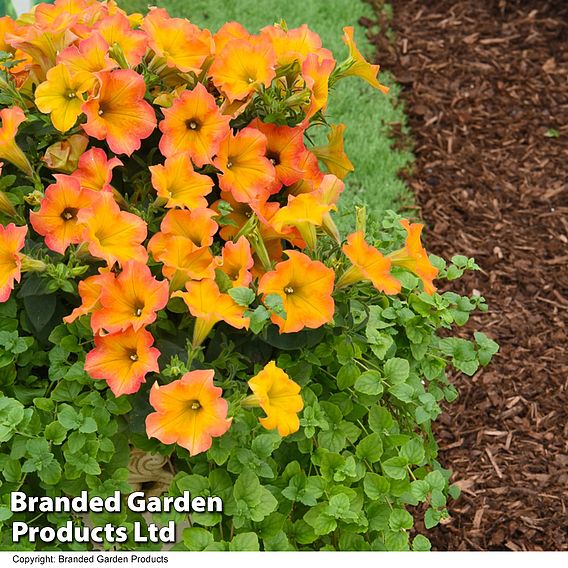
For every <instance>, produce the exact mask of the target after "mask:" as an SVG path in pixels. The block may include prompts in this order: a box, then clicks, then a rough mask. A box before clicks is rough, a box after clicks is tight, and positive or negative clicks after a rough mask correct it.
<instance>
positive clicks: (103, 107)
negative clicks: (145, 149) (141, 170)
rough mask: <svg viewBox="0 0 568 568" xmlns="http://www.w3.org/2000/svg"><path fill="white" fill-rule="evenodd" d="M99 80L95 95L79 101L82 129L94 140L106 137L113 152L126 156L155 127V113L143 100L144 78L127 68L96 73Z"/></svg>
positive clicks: (136, 148) (137, 147)
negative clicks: (80, 104)
mask: <svg viewBox="0 0 568 568" xmlns="http://www.w3.org/2000/svg"><path fill="white" fill-rule="evenodd" d="M97 77H98V78H99V81H100V83H101V86H100V90H99V94H98V96H97V97H96V98H93V99H91V100H89V101H87V102H86V103H85V104H84V105H83V107H82V108H83V112H84V113H85V115H86V116H87V123H86V124H84V125H83V129H84V130H85V132H86V133H87V134H88V135H89V136H93V137H94V138H96V139H97V140H106V142H107V144H108V145H109V148H110V149H111V150H112V151H113V152H115V153H116V154H126V155H128V156H130V155H131V154H132V153H133V152H134V151H135V150H138V149H139V148H140V146H141V144H142V140H144V139H145V138H148V136H150V134H152V132H153V131H154V129H155V128H156V115H155V113H154V110H153V108H152V106H151V105H149V104H148V103H147V102H146V101H145V100H144V95H145V94H146V83H145V82H144V78H143V77H142V76H141V75H139V74H138V73H136V72H135V71H132V70H130V69H119V70H117V71H103V72H101V73H97Z"/></svg>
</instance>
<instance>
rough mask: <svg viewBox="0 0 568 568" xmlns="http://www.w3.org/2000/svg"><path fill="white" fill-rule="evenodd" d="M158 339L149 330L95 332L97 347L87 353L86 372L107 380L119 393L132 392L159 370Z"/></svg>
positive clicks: (111, 388)
mask: <svg viewBox="0 0 568 568" xmlns="http://www.w3.org/2000/svg"><path fill="white" fill-rule="evenodd" d="M153 344H154V338H153V337H152V334H151V333H150V332H148V331H146V330H145V329H139V330H138V331H135V330H134V329H133V328H131V327H129V328H128V329H127V330H126V331H119V332H118V333H110V334H108V335H95V348H94V349H93V350H92V351H90V352H89V353H87V357H86V359H85V371H86V372H87V373H88V375H89V376H90V377H91V378H93V379H100V380H104V381H106V382H107V383H108V386H109V387H110V390H111V391H112V392H113V394H114V395H115V396H121V395H123V394H132V393H135V392H137V391H138V389H139V388H140V385H141V384H142V383H145V382H146V375H147V374H148V373H152V372H155V373H157V372H158V371H159V367H158V357H159V356H160V352H159V351H158V350H157V349H156V348H155V347H152V345H153Z"/></svg>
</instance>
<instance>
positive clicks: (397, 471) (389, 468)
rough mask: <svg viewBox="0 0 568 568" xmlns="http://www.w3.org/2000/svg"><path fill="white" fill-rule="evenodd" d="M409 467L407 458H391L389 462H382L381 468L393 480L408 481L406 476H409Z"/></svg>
mask: <svg viewBox="0 0 568 568" xmlns="http://www.w3.org/2000/svg"><path fill="white" fill-rule="evenodd" d="M407 465H408V462H407V461H406V458H403V457H394V458H389V459H388V460H385V461H384V462H381V467H382V468H383V471H384V473H385V475H387V476H388V477H391V478H392V479H406V476H407V475H408V471H407V469H406V466H407Z"/></svg>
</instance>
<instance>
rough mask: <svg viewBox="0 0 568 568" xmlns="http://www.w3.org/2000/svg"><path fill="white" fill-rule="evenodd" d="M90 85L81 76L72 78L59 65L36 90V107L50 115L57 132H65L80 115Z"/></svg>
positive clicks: (49, 72) (89, 82) (50, 71)
mask: <svg viewBox="0 0 568 568" xmlns="http://www.w3.org/2000/svg"><path fill="white" fill-rule="evenodd" d="M90 85H91V81H89V80H87V81H85V79H84V77H81V75H75V76H73V77H72V76H71V74H70V73H69V69H67V67H66V66H65V65H64V64H63V63H60V64H59V65H56V66H55V67H52V68H51V69H50V70H49V71H48V72H47V77H46V80H45V81H44V82H43V83H42V84H41V85H39V87H38V88H37V89H36V92H35V103H36V106H37V108H38V109H39V110H40V111H41V112H43V113H44V114H49V115H50V117H51V122H52V123H53V126H55V128H57V130H59V131H61V132H67V130H69V129H70V128H72V127H73V126H75V123H76V122H77V118H78V117H79V115H80V114H81V113H82V110H81V107H82V106H83V103H84V102H85V100H84V98H83V95H84V93H86V92H87V90H88V89H89V87H90Z"/></svg>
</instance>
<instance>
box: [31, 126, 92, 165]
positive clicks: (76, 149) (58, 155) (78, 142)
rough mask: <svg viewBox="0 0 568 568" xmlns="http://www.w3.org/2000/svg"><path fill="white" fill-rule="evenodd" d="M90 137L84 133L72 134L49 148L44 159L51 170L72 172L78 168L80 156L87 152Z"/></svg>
mask: <svg viewBox="0 0 568 568" xmlns="http://www.w3.org/2000/svg"><path fill="white" fill-rule="evenodd" d="M88 144H89V138H88V137H87V136H85V135H84V134H72V135H71V136H69V138H67V140H60V141H59V142H55V143H53V144H52V145H51V146H49V147H48V148H47V150H46V151H45V154H44V155H43V158H42V161H43V162H45V165H46V166H47V167H48V168H49V169H50V170H56V171H59V172H64V173H66V174H70V173H71V172H72V171H74V170H76V169H77V165H78V163H79V158H80V157H81V156H82V155H83V152H85V150H86V148H87V146H88Z"/></svg>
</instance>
